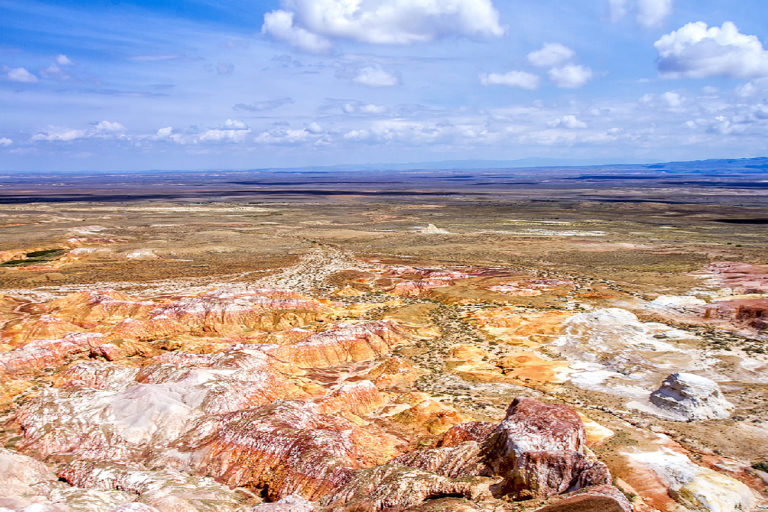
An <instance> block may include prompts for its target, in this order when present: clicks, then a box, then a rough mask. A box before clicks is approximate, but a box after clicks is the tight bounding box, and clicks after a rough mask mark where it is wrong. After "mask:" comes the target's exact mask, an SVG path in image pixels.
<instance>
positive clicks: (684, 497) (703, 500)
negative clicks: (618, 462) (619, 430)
mask: <svg viewBox="0 0 768 512" xmlns="http://www.w3.org/2000/svg"><path fill="white" fill-rule="evenodd" d="M627 456H628V458H629V460H630V461H631V463H632V465H633V469H635V470H639V469H646V470H649V471H650V472H651V475H653V476H655V477H656V478H657V479H658V480H659V481H660V482H661V483H662V484H663V486H664V487H665V488H666V491H667V494H668V495H669V496H670V497H672V498H673V499H674V500H675V501H676V502H677V503H679V504H680V505H682V506H683V507H685V509H686V510H696V511H701V512H740V511H748V510H752V507H753V505H754V503H755V497H754V495H753V494H752V491H751V490H750V489H749V487H747V486H746V485H745V484H743V483H742V482H740V481H738V480H736V479H734V478H732V477H730V476H727V475H724V474H722V473H718V472H715V471H713V470H711V469H708V468H705V467H702V466H699V465H697V464H694V463H693V462H692V461H691V460H690V459H689V458H688V457H687V456H686V455H685V454H683V453H680V452H678V451H674V450H672V449H670V448H667V447H662V448H661V449H659V450H657V451H639V452H634V453H629V454H627ZM645 478H646V479H647V477H645Z"/></svg>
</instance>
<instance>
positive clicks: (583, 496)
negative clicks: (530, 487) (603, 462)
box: [536, 485, 634, 512]
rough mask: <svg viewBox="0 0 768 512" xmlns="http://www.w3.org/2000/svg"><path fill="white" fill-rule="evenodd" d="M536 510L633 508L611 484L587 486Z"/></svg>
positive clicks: (612, 511)
mask: <svg viewBox="0 0 768 512" xmlns="http://www.w3.org/2000/svg"><path fill="white" fill-rule="evenodd" d="M553 501H554V502H553V503H550V504H548V505H546V506H544V507H542V508H540V509H537V510H536V512H632V511H633V510H634V508H633V507H632V504H631V503H630V502H629V500H627V498H626V496H624V494H622V492H621V491H619V490H618V489H617V488H615V487H613V486H611V485H601V486H596V487H589V488H587V489H585V490H583V491H576V492H574V493H570V494H567V495H565V496H563V497H562V498H559V499H556V500H553Z"/></svg>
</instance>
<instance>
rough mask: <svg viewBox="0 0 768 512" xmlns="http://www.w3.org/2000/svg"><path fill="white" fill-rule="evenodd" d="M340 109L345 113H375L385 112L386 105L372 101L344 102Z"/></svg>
mask: <svg viewBox="0 0 768 512" xmlns="http://www.w3.org/2000/svg"><path fill="white" fill-rule="evenodd" d="M341 110H343V111H344V113H345V114H366V115H376V114H383V113H384V112H386V111H387V107H385V106H383V105H376V104H373V103H360V102H349V103H344V104H343V105H342V106H341Z"/></svg>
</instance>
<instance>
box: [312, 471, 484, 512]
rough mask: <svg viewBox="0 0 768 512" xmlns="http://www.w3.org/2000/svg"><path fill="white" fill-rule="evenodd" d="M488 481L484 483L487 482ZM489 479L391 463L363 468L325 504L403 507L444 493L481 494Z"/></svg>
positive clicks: (357, 511)
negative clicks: (456, 477) (454, 476)
mask: <svg viewBox="0 0 768 512" xmlns="http://www.w3.org/2000/svg"><path fill="white" fill-rule="evenodd" d="M483 484H484V485H483ZM487 490H488V482H484V481H483V480H482V479H474V480H473V479H464V480H454V479H451V478H447V477H444V476H440V475H436V474H434V473H430V472H428V471H423V470H419V469H414V468H412V467H409V466H404V465H401V464H397V463H390V464H386V465H384V466H379V467H376V468H373V469H369V470H365V471H359V472H357V473H356V474H355V475H354V477H353V478H351V479H350V480H349V482H347V483H346V484H345V485H344V486H342V487H341V488H339V489H338V490H336V492H334V493H333V495H330V496H328V498H326V500H325V501H324V502H323V504H324V505H325V506H326V507H327V508H326V509H325V510H327V511H328V512H378V511H383V510H403V509H405V508H408V507H410V506H413V505H417V504H419V503H422V502H423V501H425V500H427V499H435V498H440V497H444V496H465V497H467V498H472V497H477V496H479V495H481V494H482V493H483V491H485V492H486V493H487Z"/></svg>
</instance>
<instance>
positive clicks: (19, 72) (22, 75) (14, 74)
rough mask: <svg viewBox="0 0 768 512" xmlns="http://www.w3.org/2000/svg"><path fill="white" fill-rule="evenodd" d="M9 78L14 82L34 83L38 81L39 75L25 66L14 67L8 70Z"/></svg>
mask: <svg viewBox="0 0 768 512" xmlns="http://www.w3.org/2000/svg"><path fill="white" fill-rule="evenodd" d="M7 76H8V80H11V81H12V82H21V83H23V84H33V83H35V82H37V77H36V76H35V75H33V74H32V73H30V72H29V71H27V70H26V69H24V68H13V69H10V70H8V75H7Z"/></svg>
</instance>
